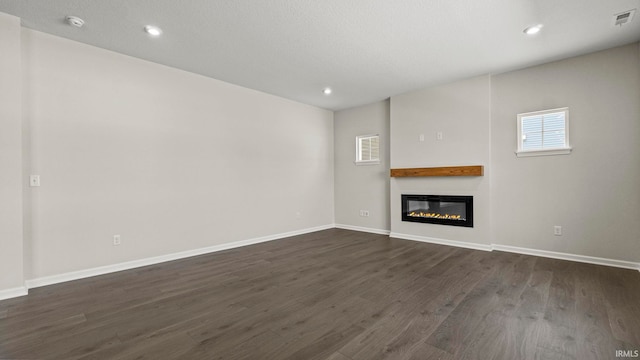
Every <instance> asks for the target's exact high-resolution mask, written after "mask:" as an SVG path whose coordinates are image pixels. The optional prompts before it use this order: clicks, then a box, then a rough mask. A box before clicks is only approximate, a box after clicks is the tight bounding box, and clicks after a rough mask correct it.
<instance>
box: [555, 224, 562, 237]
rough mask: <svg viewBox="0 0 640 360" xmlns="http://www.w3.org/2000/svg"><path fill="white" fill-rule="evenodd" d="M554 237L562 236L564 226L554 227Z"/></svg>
mask: <svg viewBox="0 0 640 360" xmlns="http://www.w3.org/2000/svg"><path fill="white" fill-rule="evenodd" d="M553 235H555V236H562V226H559V225H556V226H554V227H553Z"/></svg>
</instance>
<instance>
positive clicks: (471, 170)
mask: <svg viewBox="0 0 640 360" xmlns="http://www.w3.org/2000/svg"><path fill="white" fill-rule="evenodd" d="M483 175H484V166H482V165H471V166H445V167H430V168H408V169H391V177H408V176H483Z"/></svg>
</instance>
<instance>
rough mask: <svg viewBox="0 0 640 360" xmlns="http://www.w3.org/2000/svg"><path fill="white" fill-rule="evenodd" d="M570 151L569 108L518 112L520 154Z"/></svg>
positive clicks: (556, 153) (547, 153) (531, 154)
mask: <svg viewBox="0 0 640 360" xmlns="http://www.w3.org/2000/svg"><path fill="white" fill-rule="evenodd" d="M570 152H571V147H570V146H569V109H568V108H561V109H552V110H544V111H536V112H530V113H524V114H518V151H517V152H516V154H517V155H518V156H538V155H563V154H569V153H570Z"/></svg>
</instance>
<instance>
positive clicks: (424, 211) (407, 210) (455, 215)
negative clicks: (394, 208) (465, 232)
mask: <svg viewBox="0 0 640 360" xmlns="http://www.w3.org/2000/svg"><path fill="white" fill-rule="evenodd" d="M402 221H412V222H421V223H429V224H441V225H453V226H466V227H473V196H457V195H402Z"/></svg>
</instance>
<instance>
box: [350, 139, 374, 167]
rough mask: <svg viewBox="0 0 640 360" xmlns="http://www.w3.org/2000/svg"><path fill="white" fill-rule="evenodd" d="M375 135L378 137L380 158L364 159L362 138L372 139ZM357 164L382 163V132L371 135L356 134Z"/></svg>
mask: <svg viewBox="0 0 640 360" xmlns="http://www.w3.org/2000/svg"><path fill="white" fill-rule="evenodd" d="M373 137H377V138H378V158H377V159H374V160H362V159H361V156H362V150H361V149H362V148H361V145H362V140H364V139H370V138H373ZM354 163H355V164H356V165H377V164H380V134H369V135H358V136H356V160H355V161H354Z"/></svg>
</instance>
